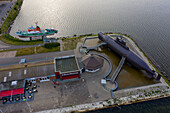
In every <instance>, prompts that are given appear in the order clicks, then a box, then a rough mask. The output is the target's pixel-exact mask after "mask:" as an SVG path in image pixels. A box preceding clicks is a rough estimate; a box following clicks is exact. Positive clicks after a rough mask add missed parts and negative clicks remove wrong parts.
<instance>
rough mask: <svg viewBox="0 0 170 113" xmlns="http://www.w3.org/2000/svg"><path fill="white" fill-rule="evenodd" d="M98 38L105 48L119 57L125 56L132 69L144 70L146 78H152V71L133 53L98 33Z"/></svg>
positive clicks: (110, 38)
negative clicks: (104, 43)
mask: <svg viewBox="0 0 170 113" xmlns="http://www.w3.org/2000/svg"><path fill="white" fill-rule="evenodd" d="M98 38H99V39H100V40H101V41H103V42H106V43H107V46H108V47H109V48H110V49H111V50H112V51H114V52H115V53H117V54H118V55H119V56H125V57H126V61H127V62H129V63H130V64H132V65H133V66H134V67H136V68H138V69H141V70H145V71H146V72H147V73H148V77H149V78H152V77H153V75H154V74H155V73H154V71H153V70H152V69H150V67H149V66H148V65H147V64H146V63H145V62H144V61H143V60H142V59H141V58H140V57H139V56H138V55H137V54H136V53H134V52H132V51H131V50H129V49H127V48H125V47H123V46H121V45H120V44H119V43H117V42H116V41H115V40H114V39H113V38H112V37H110V36H108V35H104V34H103V33H102V32H100V33H98Z"/></svg>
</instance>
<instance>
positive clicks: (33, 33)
mask: <svg viewBox="0 0 170 113" xmlns="http://www.w3.org/2000/svg"><path fill="white" fill-rule="evenodd" d="M57 32H58V30H55V29H54V28H51V29H45V30H41V29H40V27H39V26H37V23H36V27H33V26H31V27H29V28H28V30H27V31H18V32H16V35H17V36H19V37H20V38H30V40H32V38H33V37H42V38H43V36H48V35H54V34H55V33H57Z"/></svg>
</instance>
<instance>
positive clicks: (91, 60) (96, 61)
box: [82, 54, 104, 72]
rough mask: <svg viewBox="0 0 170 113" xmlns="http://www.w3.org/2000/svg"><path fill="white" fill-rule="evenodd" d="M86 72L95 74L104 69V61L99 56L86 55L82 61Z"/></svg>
mask: <svg viewBox="0 0 170 113" xmlns="http://www.w3.org/2000/svg"><path fill="white" fill-rule="evenodd" d="M82 63H83V64H84V67H85V69H86V71H91V72H95V71H97V70H99V69H100V68H102V67H103V63H104V59H103V58H101V57H99V56H97V55H93V54H91V55H86V56H85V57H83V59H82Z"/></svg>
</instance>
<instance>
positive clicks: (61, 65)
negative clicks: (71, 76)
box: [55, 56, 79, 73]
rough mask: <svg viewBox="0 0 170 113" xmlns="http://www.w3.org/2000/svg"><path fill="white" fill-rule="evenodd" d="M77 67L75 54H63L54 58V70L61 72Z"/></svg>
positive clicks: (73, 69)
mask: <svg viewBox="0 0 170 113" xmlns="http://www.w3.org/2000/svg"><path fill="white" fill-rule="evenodd" d="M78 70H79V67H78V64H77V61H76V59H75V56H65V57H58V58H55V71H60V72H61V73H65V72H71V71H78Z"/></svg>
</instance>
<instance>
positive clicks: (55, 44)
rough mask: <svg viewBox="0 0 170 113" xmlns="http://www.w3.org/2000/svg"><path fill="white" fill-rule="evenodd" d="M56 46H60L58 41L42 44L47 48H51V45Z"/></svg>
mask: <svg viewBox="0 0 170 113" xmlns="http://www.w3.org/2000/svg"><path fill="white" fill-rule="evenodd" d="M58 46H60V43H58V42H55V43H46V44H45V45H44V47H45V48H47V49H51V48H53V47H58Z"/></svg>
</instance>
